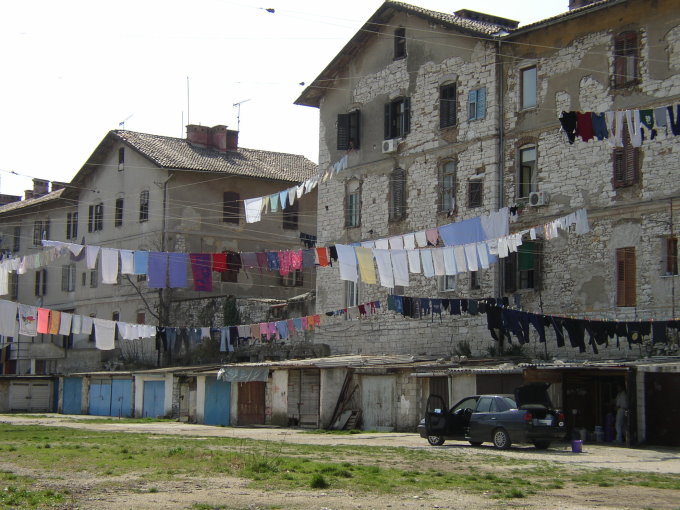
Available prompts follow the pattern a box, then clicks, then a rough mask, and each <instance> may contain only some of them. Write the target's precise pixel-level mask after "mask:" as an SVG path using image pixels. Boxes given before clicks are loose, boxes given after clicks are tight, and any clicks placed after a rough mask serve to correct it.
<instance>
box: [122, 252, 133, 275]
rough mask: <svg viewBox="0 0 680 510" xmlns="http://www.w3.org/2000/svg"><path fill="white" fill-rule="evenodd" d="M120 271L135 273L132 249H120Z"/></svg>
mask: <svg viewBox="0 0 680 510" xmlns="http://www.w3.org/2000/svg"><path fill="white" fill-rule="evenodd" d="M120 273H121V274H135V254H134V252H133V251H132V250H120Z"/></svg>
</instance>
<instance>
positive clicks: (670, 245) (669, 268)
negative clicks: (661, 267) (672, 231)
mask: <svg viewBox="0 0 680 510" xmlns="http://www.w3.org/2000/svg"><path fill="white" fill-rule="evenodd" d="M664 241H665V248H666V249H665V259H666V264H665V266H666V275H669V276H670V275H676V274H678V238H677V237H666V238H665V239H664Z"/></svg>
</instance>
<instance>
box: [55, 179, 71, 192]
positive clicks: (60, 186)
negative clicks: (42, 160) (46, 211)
mask: <svg viewBox="0 0 680 510" xmlns="http://www.w3.org/2000/svg"><path fill="white" fill-rule="evenodd" d="M66 185H67V183H65V182H59V181H52V191H57V190H60V189H64V188H65V187H66Z"/></svg>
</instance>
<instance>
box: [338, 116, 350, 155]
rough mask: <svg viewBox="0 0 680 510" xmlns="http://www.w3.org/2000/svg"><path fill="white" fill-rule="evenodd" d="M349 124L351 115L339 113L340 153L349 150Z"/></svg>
mask: <svg viewBox="0 0 680 510" xmlns="http://www.w3.org/2000/svg"><path fill="white" fill-rule="evenodd" d="M349 123H350V114H348V113H339V114H338V144H337V149H338V150H339V151H346V150H348V149H349Z"/></svg>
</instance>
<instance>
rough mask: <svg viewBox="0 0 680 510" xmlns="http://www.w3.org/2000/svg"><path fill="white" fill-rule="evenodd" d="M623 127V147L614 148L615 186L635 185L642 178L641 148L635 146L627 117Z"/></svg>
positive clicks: (613, 179) (613, 175)
mask: <svg viewBox="0 0 680 510" xmlns="http://www.w3.org/2000/svg"><path fill="white" fill-rule="evenodd" d="M622 129H623V136H622V143H623V147H614V149H612V185H613V187H614V188H626V187H628V186H633V185H634V184H637V183H638V182H639V180H640V148H639V147H633V144H632V142H631V140H630V133H629V131H628V121H627V119H624V120H623V124H622Z"/></svg>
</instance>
